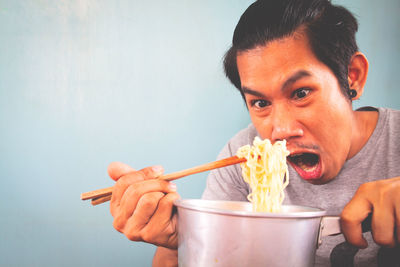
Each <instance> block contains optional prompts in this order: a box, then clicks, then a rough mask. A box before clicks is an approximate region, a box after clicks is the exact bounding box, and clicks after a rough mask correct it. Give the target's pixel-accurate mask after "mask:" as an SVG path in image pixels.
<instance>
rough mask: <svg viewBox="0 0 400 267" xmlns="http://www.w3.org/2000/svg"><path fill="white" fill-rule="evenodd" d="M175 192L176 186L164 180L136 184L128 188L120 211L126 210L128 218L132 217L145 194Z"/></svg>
mask: <svg viewBox="0 0 400 267" xmlns="http://www.w3.org/2000/svg"><path fill="white" fill-rule="evenodd" d="M175 190H176V186H175V185H174V184H173V183H171V182H168V181H164V180H157V179H153V180H146V181H142V182H138V183H134V184H132V185H131V186H129V187H128V188H127V190H126V191H125V193H124V195H123V196H122V198H121V202H120V209H122V210H124V212H125V215H126V216H127V218H128V217H131V216H132V214H133V212H134V210H135V209H136V207H137V204H138V202H139V201H140V200H141V198H142V197H143V196H144V195H145V194H147V193H150V192H164V193H170V192H174V191H175Z"/></svg>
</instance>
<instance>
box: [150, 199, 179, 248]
mask: <svg viewBox="0 0 400 267" xmlns="http://www.w3.org/2000/svg"><path fill="white" fill-rule="evenodd" d="M179 198H180V196H179V194H178V193H176V192H175V193H169V194H167V195H165V196H164V197H163V198H162V199H161V200H160V202H159V203H158V207H157V210H156V212H155V213H154V215H153V216H152V217H151V219H150V221H149V222H148V224H147V225H146V227H145V230H146V231H145V232H143V234H142V237H143V240H144V241H146V242H152V243H153V244H155V245H162V246H165V247H169V248H176V246H177V229H176V227H177V225H176V217H175V215H176V214H175V212H174V211H175V207H174V202H175V200H177V199H179ZM160 229H162V232H161V233H160Z"/></svg>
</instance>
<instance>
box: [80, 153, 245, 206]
mask: <svg viewBox="0 0 400 267" xmlns="http://www.w3.org/2000/svg"><path fill="white" fill-rule="evenodd" d="M245 161H246V159H245V158H238V157H237V156H233V157H230V158H226V159H221V160H217V161H213V162H209V163H206V164H203V165H200V166H196V167H193V168H189V169H186V170H182V171H178V172H173V173H170V174H166V175H162V176H160V177H158V179H162V180H167V181H173V180H176V179H179V178H182V177H185V176H188V175H192V174H196V173H200V172H205V171H209V170H213V169H217V168H222V167H226V166H229V165H233V164H237V163H241V162H245ZM112 191H113V186H111V187H107V188H102V189H98V190H94V191H90V192H86V193H82V194H81V199H82V200H87V199H92V205H98V204H101V203H104V202H106V201H109V200H110V199H111V194H112Z"/></svg>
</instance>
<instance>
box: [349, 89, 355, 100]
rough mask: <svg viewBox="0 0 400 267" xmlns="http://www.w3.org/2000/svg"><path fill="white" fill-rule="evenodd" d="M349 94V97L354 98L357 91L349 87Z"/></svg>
mask: <svg viewBox="0 0 400 267" xmlns="http://www.w3.org/2000/svg"><path fill="white" fill-rule="evenodd" d="M349 94H350V97H351V98H355V97H356V96H357V91H356V90H354V89H350V93H349Z"/></svg>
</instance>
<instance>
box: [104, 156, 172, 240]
mask: <svg viewBox="0 0 400 267" xmlns="http://www.w3.org/2000/svg"><path fill="white" fill-rule="evenodd" d="M162 173H163V168H162V167H161V166H153V167H148V168H144V169H142V170H140V171H135V170H134V169H132V168H131V167H129V166H128V165H126V164H123V163H120V162H114V163H111V164H110V166H109V167H108V174H109V175H110V177H111V178H112V179H113V180H115V181H117V182H116V184H115V186H114V190H113V194H112V198H111V204H110V210H111V214H112V216H113V217H114V223H113V225H114V228H115V229H117V230H118V231H119V232H121V233H123V234H124V235H125V236H126V237H127V238H128V239H130V240H132V241H144V242H148V243H152V244H155V245H157V246H164V247H168V248H176V247H177V245H178V238H177V232H176V214H175V213H174V211H173V209H174V207H173V203H174V201H175V200H176V199H178V198H179V195H178V193H176V186H175V185H174V184H173V183H170V182H168V181H163V180H159V179H155V178H157V177H158V176H160V175H162Z"/></svg>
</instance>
